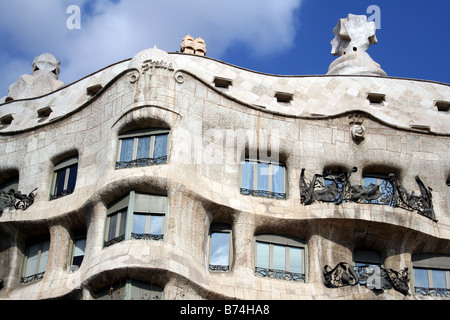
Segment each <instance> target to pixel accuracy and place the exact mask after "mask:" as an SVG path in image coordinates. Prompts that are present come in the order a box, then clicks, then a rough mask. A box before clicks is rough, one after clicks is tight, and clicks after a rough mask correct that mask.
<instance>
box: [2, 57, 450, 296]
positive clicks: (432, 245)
mask: <svg viewBox="0 0 450 320" xmlns="http://www.w3.org/2000/svg"><path fill="white" fill-rule="evenodd" d="M173 56H175V58H173V57H172V58H171V57H169V55H165V54H164V53H159V52H158V55H156V56H155V54H154V52H153V53H152V52H150V53H149V52H147V53H145V52H144V53H143V54H142V55H141V56H140V57H138V58H135V59H133V60H132V61H131V62H130V64H131V65H133V66H134V69H133V68H130V69H127V68H126V67H124V66H123V65H121V66H120V68H119V67H118V66H116V68H119V69H120V72H119V71H115V72H114V74H115V76H114V77H110V78H109V79H110V80H108V82H107V83H106V84H105V88H104V90H103V91H101V92H100V93H98V94H97V95H96V96H95V97H94V98H86V97H85V98H84V100H80V99H81V98H76V94H75V93H74V92H71V90H72V89H74V90H75V89H76V90H78V92H80V95H81V92H83V90H85V88H86V86H88V85H87V84H84V85H85V87H83V86H81V84H80V83H77V84H74V85H73V88H72V87H71V86H69V87H67V88H65V89H63V90H60V91H58V92H57V93H55V94H50V95H47V96H45V97H40V98H36V99H31V100H26V101H13V102H10V103H7V104H5V105H0V113H1V112H3V113H4V114H6V113H8V112H13V111H14V110H17V111H20V112H18V114H17V119H23V120H22V122H20V125H18V124H17V123H16V124H14V123H11V126H10V127H6V128H4V129H2V130H0V172H5V171H7V170H10V169H15V170H17V171H18V172H19V177H20V180H19V190H21V191H22V192H24V193H28V192H31V191H32V190H33V189H34V188H38V190H37V197H36V198H35V202H34V203H33V205H32V206H30V207H29V208H28V209H27V210H25V211H22V210H15V209H5V210H4V211H3V213H2V214H1V216H0V237H1V241H0V243H1V246H2V250H0V261H1V264H0V276H1V277H2V278H3V279H4V287H3V289H2V290H0V297H1V298H3V299H43V298H58V297H75V298H83V299H92V298H93V293H94V292H95V291H96V290H98V289H100V288H102V287H104V286H109V285H111V283H112V282H114V281H116V280H121V279H125V278H129V277H132V278H136V279H138V280H144V281H150V282H152V283H155V284H158V285H160V286H162V287H164V295H165V298H166V299H208V298H209V299H211V298H212V299H221V298H238V299H380V298H381V299H416V298H420V297H417V296H415V295H410V296H404V295H402V294H400V293H399V292H397V291H395V290H392V289H391V290H387V291H385V293H384V294H382V295H376V294H375V293H374V292H373V291H371V290H369V289H367V288H366V287H364V286H353V287H345V288H335V289H331V288H327V287H325V286H324V284H323V280H324V279H323V274H322V272H323V268H324V266H325V265H330V266H332V267H333V266H335V265H336V264H338V263H339V262H342V261H347V262H351V261H352V252H353V250H354V249H357V248H364V249H369V250H376V251H378V252H380V254H381V255H382V258H383V260H384V266H385V267H386V268H392V269H394V270H400V269H403V268H405V267H408V268H411V255H412V254H415V253H443V254H450V213H449V211H448V201H449V199H448V196H447V186H446V182H447V179H448V178H449V177H450V163H449V161H448V159H450V154H449V150H450V140H449V138H448V134H449V133H448V129H447V130H446V131H445V130H444V129H445V128H448V123H449V120H448V115H443V114H441V113H439V112H438V111H426V112H425V114H426V115H425V114H424V113H422V112H420V113H417V112H416V111H417V110H418V108H421V106H422V107H424V102H423V101H426V104H427V107H424V108H425V109H427V108H428V105H429V104H431V105H432V102H433V101H434V100H436V99H437V100H439V99H441V100H442V99H444V98H446V99H447V100H448V92H449V91H448V86H446V85H441V84H432V83H422V82H418V81H412V80H398V79H389V78H383V79H373V78H370V77H367V78H365V77H360V78H358V77H353V78H346V77H316V78H304V79H301V80H300V79H295V78H292V79H291V78H282V77H280V78H277V79H276V81H277V82H278V83H279V84H280V85H281V84H283V83H286V86H292V87H295V90H297V91H296V92H297V93H296V94H295V95H294V97H295V101H296V102H292V103H291V104H290V105H287V106H285V105H283V104H279V103H278V105H277V103H276V102H273V101H271V102H270V104H269V103H268V104H267V105H266V108H262V107H261V106H254V104H258V105H260V103H259V102H258V100H257V99H256V96H257V93H256V91H258V90H257V87H258V86H259V88H260V90H262V91H261V94H260V95H259V97H260V98H263V97H270V96H271V93H268V89H267V88H269V87H271V88H272V89H275V88H274V87H272V86H264V87H261V84H259V85H258V84H257V83H256V84H255V82H252V85H250V84H249V85H248V94H247V95H245V94H244V93H243V91H240V92H241V93H239V94H238V93H236V92H234V91H233V90H237V89H232V88H230V89H219V88H216V87H214V84H213V83H211V79H210V80H208V81H207V80H205V79H207V78H208V72H211V73H214V72H215V71H205V72H203V71H202V70H198V71H197V74H196V73H195V72H194V70H191V69H189V68H190V67H189V66H188V62H187V60H189V59H191V60H195V61H197V60H198V59H203V60H202V61H204V64H203V68H205V69H208V68H209V69H208V70H211V69H212V66H213V65H214V66H217V65H219V64H218V63H217V62H212V61H210V60H208V59H207V58H204V57H190V58H187V57H184V56H181V55H180V56H177V55H173ZM148 59H153V61H158V62H160V61H164V59H167V60H166V61H164V62H165V64H158V65H156V64H155V65H152V66H151V67H150V66H147V67H146V68H147V69H146V68H144V67H143V68H141V69H140V66H143V62H145V61H148ZM183 59H184V60H183ZM196 63H197V64H198V65H199V64H201V63H200V62H196ZM217 68H219V67H218V66H217ZM221 68H222V69H223V71H222V73H221V74H220V75H222V76H223V75H226V72H229V73H234V72H237V71H236V70H237V69H236V68H234V67H230V66H223V65H222V66H221ZM227 70H229V71H227ZM230 76H231V74H230ZM239 76H240V77H242V78H245V77H250V76H251V77H252V78H258V79H261V80H258V81H261V82H264V81H268V80H267V79H269V78H270V77H268V76H261V75H259V74H256V73H255V74H252V73H251V72H250V71H243V72H241V73H240V75H239ZM105 79H106V78H105ZM86 81H87V80H86ZM248 81H249V83H250V82H251V81H250V79H249V80H248ZM271 81H272V80H271ZM238 82H239V81H237V82H235V84H236V86H237V87H239V86H238V85H237V83H238ZM297 82H298V83H300V82H301V83H303V84H304V83H310V88H309V89H308V90H306V89H305V88H306V86H305V85H303V86H302V85H298V84H297ZM93 83H94V81H91V82H90V85H92V84H93ZM288 83H290V84H288ZM319 84H324V85H325V86H326V89H325V88H324V87H323V86H322V85H319ZM377 85H381V86H382V87H383V88H384V89H386V90H389V91H388V94H389V95H392V96H394V94H396V97H395V98H392V99H394V100H395V101H400V100H402V99H403V98H404V100H405V101H407V102H408V101H409V102H411V101H413V102H414V103H412V102H411V103H410V104H409V102H408V103H406V102H405V104H402V105H401V106H396V107H395V108H394V107H392V108H391V107H390V106H386V108H387V109H388V111H386V112H385V113H383V115H382V116H379V114H378V113H377V109H376V107H372V106H370V105H369V104H366V100H365V97H364V95H365V94H366V91H367V90H368V89H367V88H368V87H371V88H370V90H369V91H372V88H373V87H374V86H377ZM245 86H246V84H245V82H244V81H243V82H242V83H240V87H239V88H238V89H239V90H242V88H243V87H245ZM286 86H283V87H282V88H280V90H281V89H286ZM393 88H397V89H393ZM399 88H400V89H399ZM419 88H420V90H422V91H420V90H419ZM263 89H264V90H263ZM227 90H228V91H227ZM255 90H256V91H255ZM299 90H300V91H302V94H300V93H299ZM398 90H400V91H402V92H403V94H406V95H407V97H403V98H402V97H401V93H400V91H398ZM284 91H286V90H284ZM316 91H317V92H316ZM373 91H379V90H376V89H374V90H373ZM410 91H414V92H415V94H416V95H417V96H420V97H421V98H417V99H415V98H414V97H415V96H411V95H409V94H407V93H408V92H410ZM83 94H84V92H83ZM254 96H255V98H254V99H253V98H252V97H254ZM69 97H70V99H69ZM333 97H340V98H339V99H340V100H339V101H334V100H333V99H334V98H333ZM358 97H359V98H358ZM75 98H76V99H75ZM260 98H258V99H260ZM328 98H329V99H328ZM64 99H65V100H64ZM252 99H253V100H252ZM266 99H268V98H266ZM358 99H359V100H358ZM51 101H55V102H57V101H67V103H68V104H67V105H66V106H65V107H64V109H58V108H59V107H55V110H60V111H58V112H61V113H58V117H55V118H51V119H48V120H47V121H44V122H41V123H36V122H34V123H32V120H31V119H32V118H33V117H34V110H36V109H38V108H40V107H41V106H43V105H47V104H49V103H50V102H51ZM332 101H334V102H332ZM69 102H70V103H69ZM58 103H59V102H58ZM58 103H56V105H57V104H58ZM300 105H302V106H304V107H300ZM344 105H345V108H344V107H343V106H344ZM405 105H410V106H411V109H408V110H405V114H404V115H402V116H399V118H397V115H396V114H397V113H398V112H399V110H401V109H402V108H403V107H404V106H405ZM312 106H317V108H319V106H320V108H321V109H320V110H317V109H315V110H312V109H311V108H313V107H312ZM339 106H342V108H340V107H339ZM314 108H315V107H314ZM429 108H430V110H431V109H432V108H433V107H432V106H430V107H429ZM275 109H276V110H275ZM330 109H332V111H331V110H330ZM26 110H28V111H26ZM30 110H33V111H30ZM62 110H64V112H63V111H62ZM324 110H330V111H329V112H328V113H326V114H325V112H324ZM371 110H373V112H372V111H371ZM403 110H404V109H403ZM427 110H428V109H427ZM22 111H23V112H22ZM313 112H315V113H323V115H322V116H317V115H316V116H314V115H313V116H311V114H308V113H313ZM390 112H392V113H393V114H394V115H392V117H394V116H395V117H396V118H395V122H396V123H393V124H389V123H388V122H389V119H390V118H389V117H390ZM26 114H29V118H26V116H25V115H26ZM21 117H23V118H21ZM402 117H403V118H402ZM436 117H439V121H434V119H435V118H436ZM355 119H357V121H358V123H360V124H362V125H363V126H364V128H365V136H364V139H363V140H362V141H355V140H354V139H352V135H351V128H352V126H353V125H354V123H355ZM422 120H423V121H427V123H428V124H429V125H430V127H431V128H432V129H431V131H432V133H430V132H428V131H423V130H417V129H412V128H409V124H411V123H419V122H420V121H422ZM33 121H34V120H33ZM420 123H422V122H420ZM445 126H447V127H445ZM147 127H166V128H170V152H169V160H168V163H167V164H162V165H154V166H148V167H138V168H130V169H120V170H116V169H115V162H116V155H117V144H118V135H119V134H120V133H123V132H124V131H126V130H128V129H130V128H147ZM444 131H445V132H444ZM255 151H256V152H258V153H259V155H266V156H268V157H273V159H275V156H277V159H278V160H280V161H282V162H284V163H285V164H286V168H287V186H288V191H287V194H288V195H287V199H286V200H275V199H265V198H261V197H253V196H246V195H242V194H240V180H239V177H240V161H241V160H242V159H243V158H244V157H245V156H246V155H248V154H251V153H253V152H255ZM277 151H278V153H277ZM271 153H272V154H271ZM73 154H77V155H78V175H77V182H76V188H75V191H74V192H73V193H72V194H71V195H68V196H66V197H62V198H59V199H57V200H52V201H50V200H49V195H50V185H51V177H52V172H53V166H54V164H55V163H57V162H58V161H60V160H62V159H64V158H65V157H67V156H69V155H73ZM338 166H341V167H343V168H346V169H350V168H352V167H357V168H358V171H357V172H356V173H355V174H353V175H352V176H351V179H352V181H353V182H354V183H355V184H358V183H362V182H361V181H362V173H363V172H364V170H368V169H374V168H376V169H379V170H381V171H383V172H384V171H386V173H387V172H391V171H392V172H395V174H396V175H397V177H398V178H399V181H400V183H401V184H402V186H404V187H405V188H406V189H408V190H416V193H418V188H417V184H416V182H415V180H414V177H415V176H416V175H419V176H420V179H421V180H422V181H423V182H424V184H425V185H426V186H430V187H431V188H432V189H433V191H432V195H433V205H434V211H435V214H436V219H437V220H438V221H437V222H435V221H432V220H430V219H428V218H426V217H424V216H422V215H419V214H417V212H414V211H407V210H404V209H401V208H393V207H389V206H382V205H371V204H361V203H352V202H348V203H343V204H340V205H335V204H333V203H328V204H327V203H319V202H317V203H314V204H312V205H308V206H305V205H303V204H302V203H301V201H300V188H299V181H300V173H301V170H302V168H305V169H306V175H307V177H308V178H309V179H310V178H312V176H313V175H314V174H315V173H321V172H322V171H323V169H324V168H327V167H329V168H330V167H333V168H335V167H338ZM130 191H140V192H147V193H155V194H161V195H166V196H167V197H168V213H167V216H166V230H165V233H164V239H163V240H160V241H143V240H127V241H122V242H120V243H117V244H114V245H112V246H109V247H104V232H105V220H106V210H107V206H108V205H109V204H111V203H112V202H113V201H114V200H117V199H118V198H120V197H122V196H125V195H127V194H129V192H130ZM212 222H226V223H230V224H231V225H232V236H233V238H232V244H233V257H232V264H231V271H229V272H223V273H220V272H211V271H209V270H208V230H209V226H210V224H211V223H212ZM77 232H81V233H85V234H86V235H87V247H86V253H85V257H84V260H83V263H82V265H81V268H80V269H79V270H78V271H75V272H72V273H70V272H68V271H67V268H68V256H69V243H70V239H71V237H72V236H73V235H74V234H76V233H77ZM257 234H281V235H287V236H292V237H295V238H299V239H302V240H304V241H305V242H306V248H307V255H306V283H299V282H292V281H284V280H277V279H268V278H262V277H259V276H256V275H255V274H254V256H255V252H254V251H255V242H254V237H255V235H257ZM41 235H49V236H50V241H51V246H50V254H49V260H48V265H47V268H46V271H45V276H44V278H43V279H42V280H40V281H37V282H33V283H30V284H19V278H20V269H21V263H22V256H23V252H24V250H25V246H26V244H27V242H28V241H30V240H32V239H34V238H36V237H39V236H41ZM411 291H412V290H410V292H411Z"/></svg>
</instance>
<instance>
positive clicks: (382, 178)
mask: <svg viewBox="0 0 450 320" xmlns="http://www.w3.org/2000/svg"><path fill="white" fill-rule="evenodd" d="M366 178H369V179H376V181H377V185H378V186H380V192H381V196H380V197H379V198H378V199H375V200H366V201H365V203H369V204H380V205H385V206H390V207H396V205H397V204H396V203H395V201H397V198H398V197H397V194H396V193H397V190H395V187H394V186H393V185H392V183H391V182H390V181H389V175H387V174H382V173H364V174H363V176H362V180H363V186H364V187H367V186H368V185H370V183H369V184H368V185H366ZM383 183H384V184H385V185H386V186H383ZM388 186H390V188H392V191H390V190H387V191H388V193H386V195H387V197H390V196H392V199H391V200H390V201H389V202H388V203H383V202H382V201H381V200H382V199H385V197H384V196H383V195H384V193H383V190H382V188H384V189H385V190H386V187H388Z"/></svg>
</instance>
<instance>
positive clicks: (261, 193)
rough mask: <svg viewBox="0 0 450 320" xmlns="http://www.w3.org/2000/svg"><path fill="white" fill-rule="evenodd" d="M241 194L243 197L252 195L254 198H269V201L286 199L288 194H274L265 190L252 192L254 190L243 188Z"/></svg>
mask: <svg viewBox="0 0 450 320" xmlns="http://www.w3.org/2000/svg"><path fill="white" fill-rule="evenodd" d="M241 194H243V195H247V196H248V195H251V196H254V197H263V198H269V199H280V200H283V199H286V193H280V192H272V191H265V190H252V189H245V188H241Z"/></svg>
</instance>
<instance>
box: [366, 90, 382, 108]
mask: <svg viewBox="0 0 450 320" xmlns="http://www.w3.org/2000/svg"><path fill="white" fill-rule="evenodd" d="M385 97H386V95H385V94H383V93H369V94H368V95H367V100H369V102H370V104H375V105H384V101H385Z"/></svg>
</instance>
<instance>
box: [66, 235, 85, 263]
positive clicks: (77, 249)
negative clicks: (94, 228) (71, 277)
mask: <svg viewBox="0 0 450 320" xmlns="http://www.w3.org/2000/svg"><path fill="white" fill-rule="evenodd" d="M85 248H86V238H81V237H80V238H75V240H74V241H73V244H72V250H71V255H70V257H71V258H70V264H69V265H71V266H77V267H80V266H81V263H82V262H83V258H84V250H85Z"/></svg>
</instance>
